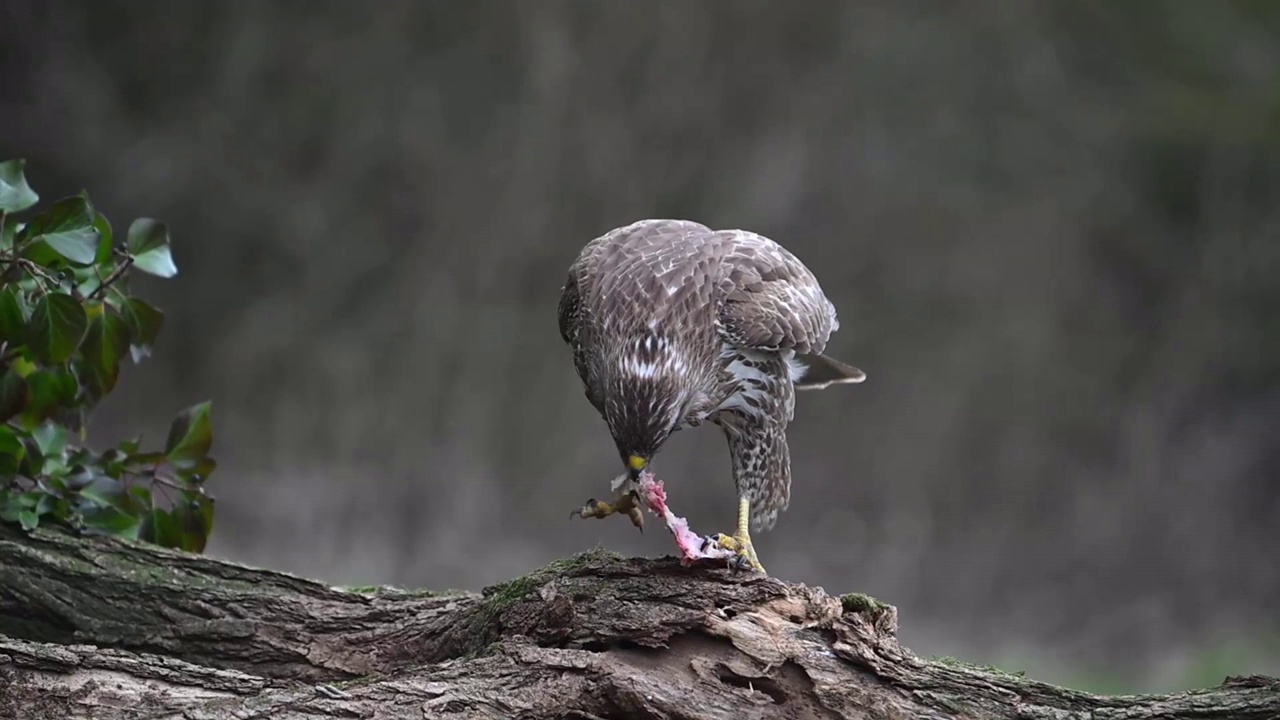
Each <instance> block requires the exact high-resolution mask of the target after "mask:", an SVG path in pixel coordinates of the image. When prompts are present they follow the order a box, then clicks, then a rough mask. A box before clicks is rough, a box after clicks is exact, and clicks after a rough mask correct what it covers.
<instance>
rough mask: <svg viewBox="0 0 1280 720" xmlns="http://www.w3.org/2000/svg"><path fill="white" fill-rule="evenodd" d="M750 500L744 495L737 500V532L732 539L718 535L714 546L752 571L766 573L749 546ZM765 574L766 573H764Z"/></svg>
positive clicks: (752, 548)
mask: <svg viewBox="0 0 1280 720" xmlns="http://www.w3.org/2000/svg"><path fill="white" fill-rule="evenodd" d="M750 510H751V499H750V498H748V497H747V496H746V495H743V496H741V497H739V498H738V531H737V532H735V533H734V534H733V536H732V537H730V536H728V535H725V534H724V533H720V534H718V535H716V536H715V540H716V544H717V545H719V546H720V547H721V548H723V549H725V550H728V551H729V552H731V553H733V554H735V555H737V556H738V559H739V561H740V562H744V563H745V564H746V565H748V566H749V567H750V568H751V569H752V570H755V571H756V572H760V573H764V572H766V571H765V569H764V566H763V565H761V564H760V559H759V558H757V557H756V549H755V546H753V545H752V544H751V533H750V531H749V528H748V519H749V518H750ZM766 574H767V573H766Z"/></svg>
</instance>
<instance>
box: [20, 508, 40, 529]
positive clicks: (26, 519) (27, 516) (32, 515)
mask: <svg viewBox="0 0 1280 720" xmlns="http://www.w3.org/2000/svg"><path fill="white" fill-rule="evenodd" d="M18 522H20V523H22V529H23V530H26V531H27V532H31V531H32V530H35V529H36V526H37V525H39V524H40V516H39V515H37V514H36V511H35V510H19V511H18Z"/></svg>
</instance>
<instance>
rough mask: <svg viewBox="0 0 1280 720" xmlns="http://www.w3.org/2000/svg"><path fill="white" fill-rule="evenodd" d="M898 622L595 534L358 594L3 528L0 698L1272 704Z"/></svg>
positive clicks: (605, 704) (178, 708) (1238, 688)
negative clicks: (1032, 667) (1168, 691)
mask: <svg viewBox="0 0 1280 720" xmlns="http://www.w3.org/2000/svg"><path fill="white" fill-rule="evenodd" d="M896 632H897V611H896V610H895V609H894V608H893V607H891V606H887V605H883V604H881V603H878V602H876V601H874V600H871V599H869V598H866V597H865V596H846V597H845V598H844V599H843V600H842V599H840V598H834V597H831V596H829V595H827V594H826V593H825V592H824V591H822V590H821V589H817V588H808V587H805V586H803V585H795V584H789V583H784V582H781V581H779V580H776V579H772V578H765V577H760V576H757V575H754V574H747V573H741V572H737V573H735V572H732V571H729V570H726V569H722V568H713V567H697V568H685V567H682V566H681V565H680V564H679V563H678V562H676V561H675V560H673V559H659V560H648V559H640V558H631V559H625V558H619V557H616V556H613V555H610V554H608V553H604V552H592V553H587V554H583V555H579V556H575V557H573V558H569V559H567V560H561V561H557V562H555V563H552V564H551V565H549V566H548V567H546V568H543V569H541V570H538V571H536V572H534V573H532V574H530V575H528V576H525V577H523V578H518V579H515V580H512V581H509V582H506V583H503V584H501V585H498V586H495V587H492V588H488V589H486V590H485V592H484V593H483V594H476V593H453V594H443V595H436V594H431V593H413V592H404V591H397V590H389V589H380V590H378V591H376V592H370V593H362V592H352V591H346V590H340V589H336V588H331V587H327V586H325V585H322V584H319V583H315V582H312V581H308V580H303V579H300V578H297V577H293V576H290V575H285V574H281V573H273V572H266V571H262V570H255V569H251V568H246V567H243V566H240V565H235V564H231V563H226V562H221V561H217V560H212V559H208V558H201V557H197V556H192V555H189V554H184V553H179V552H175V551H170V550H164V549H161V548H156V547H151V546H146V545H140V544H132V543H123V542H120V541H115V540H107V539H77V538H72V537H69V536H66V535H63V534H59V533H56V532H50V531H47V530H41V531H37V533H36V534H35V535H34V536H31V537H27V536H25V535H23V534H22V533H19V532H16V531H14V530H11V529H0V634H3V635H7V636H9V637H8V638H0V717H9V716H11V715H12V716H16V717H30V718H53V717H57V718H62V717H77V716H92V717H100V718H109V719H111V718H138V717H155V718H170V717H172V718H227V717H253V718H284V717H288V718H332V717H390V718H399V717H404V718H423V717H427V718H453V717H457V718H513V717H515V718H559V717H580V718H693V719H697V720H702V719H708V720H709V719H712V718H779V717H796V718H854V717H857V718H864V717H869V718H953V717H963V718H1027V719H1040V718H1044V719H1046V720H1047V719H1049V718H1053V719H1055V720H1057V719H1059V718H1074V717H1081V718H1085V717H1088V718H1096V719H1102V718H1114V719H1123V718H1135V719H1136V718H1152V717H1160V718H1218V717H1220V718H1238V719H1241V720H1249V719H1252V718H1257V719H1259V720H1260V719H1261V718H1274V717H1277V716H1280V681H1277V680H1275V679H1272V678H1262V677H1252V678H1239V679H1234V680H1231V681H1229V682H1227V683H1224V684H1223V685H1222V686H1219V687H1217V688H1212V689H1208V690H1199V691H1194V692H1188V693H1178V694H1174V695H1166V696H1122V697H1100V696H1095V695H1090V694H1087V693H1081V692H1076V691H1072V690H1067V689H1063V688H1058V687H1055V686H1051V685H1047V684H1045V683H1039V682H1036V681H1033V680H1028V679H1026V678H1023V677H1020V676H1017V675H1012V674H1006V673H1002V672H999V671H992V670H984V669H980V668H975V667H972V666H967V665H963V664H960V663H954V662H937V661H927V660H922V659H920V658H918V657H916V656H915V655H913V654H912V653H911V652H910V651H909V650H907V649H906V648H903V647H902V646H901V645H900V644H899V643H898V641H897V638H896ZM6 702H8V703H9V705H8V706H6V705H5V703H6ZM6 712H9V713H10V714H6ZM23 713H25V714H23Z"/></svg>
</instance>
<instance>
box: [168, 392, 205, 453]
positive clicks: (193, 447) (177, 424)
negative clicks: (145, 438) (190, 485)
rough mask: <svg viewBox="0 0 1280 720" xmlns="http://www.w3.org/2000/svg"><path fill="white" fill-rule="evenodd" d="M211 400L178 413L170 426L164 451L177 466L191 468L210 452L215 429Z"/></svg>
mask: <svg viewBox="0 0 1280 720" xmlns="http://www.w3.org/2000/svg"><path fill="white" fill-rule="evenodd" d="M209 406H210V403H209V402H207V401H206V402H202V403H200V404H199V405H192V406H191V407H189V408H187V409H186V410H183V411H182V412H180V413H178V417H176V418H174V420H173V424H172V425H170V426H169V439H168V440H166V441H165V444H164V451H165V454H166V455H167V456H168V458H169V462H171V463H173V464H174V466H175V467H185V468H189V467H192V466H193V465H195V464H196V463H198V462H199V461H200V460H203V459H204V458H205V457H206V456H207V455H208V454H209V448H210V446H211V445H212V444H213V429H212V428H211V427H210V426H209Z"/></svg>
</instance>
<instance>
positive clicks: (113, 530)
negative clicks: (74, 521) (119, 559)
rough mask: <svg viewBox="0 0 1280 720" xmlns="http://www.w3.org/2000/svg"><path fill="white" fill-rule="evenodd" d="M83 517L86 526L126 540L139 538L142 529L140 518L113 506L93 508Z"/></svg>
mask: <svg viewBox="0 0 1280 720" xmlns="http://www.w3.org/2000/svg"><path fill="white" fill-rule="evenodd" d="M83 517H84V525H85V527H87V528H89V529H91V530H96V531H98V532H99V533H101V534H106V535H114V536H115V537H121V538H125V539H126V540H137V539H138V536H139V533H140V530H141V529H142V521H141V519H140V518H137V517H135V516H133V515H128V514H126V513H122V512H120V511H119V510H117V509H115V508H113V507H98V508H92V509H90V510H88V511H86V512H84V513H83Z"/></svg>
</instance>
